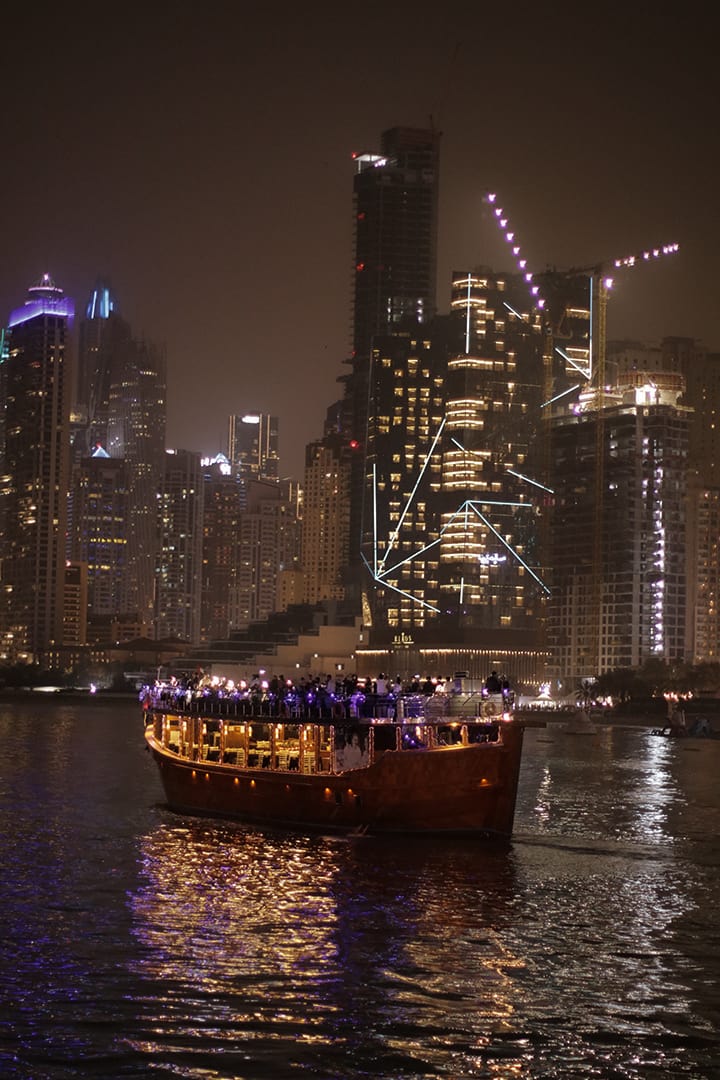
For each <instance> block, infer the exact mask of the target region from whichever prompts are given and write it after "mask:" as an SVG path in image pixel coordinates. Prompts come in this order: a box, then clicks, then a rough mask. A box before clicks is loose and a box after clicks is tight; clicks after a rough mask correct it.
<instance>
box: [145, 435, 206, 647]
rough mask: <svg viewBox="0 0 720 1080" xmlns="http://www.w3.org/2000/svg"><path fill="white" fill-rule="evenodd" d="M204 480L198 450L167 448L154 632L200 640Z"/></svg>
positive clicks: (162, 493) (160, 495) (162, 635)
mask: <svg viewBox="0 0 720 1080" xmlns="http://www.w3.org/2000/svg"><path fill="white" fill-rule="evenodd" d="M202 485H203V480H202V469H201V465H200V455H199V454H195V453H192V452H191V451H189V450H168V452H167V453H166V455H165V469H164V470H163V477H162V481H161V484H160V492H159V497H158V508H159V519H160V543H159V552H158V568H157V590H156V609H155V637H156V638H168V637H176V638H180V639H182V640H183V641H189V642H192V643H196V642H198V641H199V640H200V604H201V589H202V542H203V489H202Z"/></svg>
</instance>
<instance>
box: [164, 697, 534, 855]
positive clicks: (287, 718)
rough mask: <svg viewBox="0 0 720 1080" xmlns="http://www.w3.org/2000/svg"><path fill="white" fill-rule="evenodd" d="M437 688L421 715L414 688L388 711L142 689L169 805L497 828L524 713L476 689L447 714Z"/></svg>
mask: <svg viewBox="0 0 720 1080" xmlns="http://www.w3.org/2000/svg"><path fill="white" fill-rule="evenodd" d="M438 696H439V695H435V696H434V697H433V698H431V699H430V703H429V707H428V710H427V711H428V715H418V714H417V712H416V709H415V707H414V706H416V704H417V699H415V700H414V701H412V702H410V701H408V702H405V703H403V704H404V707H396V708H395V709H394V710H393V711H394V713H395V715H394V716H390V717H388V716H387V709H384V710H383V712H385V715H382V716H363V717H358V716H354V715H352V716H351V715H349V713H348V711H347V709H346V707H345V706H344V705H343V704H341V703H339V702H338V703H337V704H336V705H335V706H333V715H332V716H331V717H329V718H322V717H320V716H318V715H317V713H314V714H313V713H312V711H310V710H306V711H303V710H300V711H296V712H295V713H294V714H293V715H287V714H285V713H282V714H278V715H268V713H267V711H264V710H263V711H261V710H260V709H255V710H254V712H251V711H250V709H252V708H254V707H252V706H249V707H248V709H246V708H245V703H243V702H241V703H233V701H232V700H229V699H225V700H222V699H218V698H216V697H215V698H213V697H212V696H202V697H200V698H198V699H193V700H186V698H185V697H184V696H182V697H176V698H172V697H169V696H168V694H167V692H166V691H163V690H162V689H156V690H151V691H148V693H147V694H146V695H145V697H144V701H143V708H144V716H145V725H146V726H145V738H146V741H147V746H148V748H149V749H150V751H151V752H152V755H153V758H154V759H155V761H156V763H157V766H158V769H159V771H160V778H161V781H162V784H163V787H164V790H165V796H166V799H167V802H168V805H169V806H170V808H171V809H173V810H177V811H181V812H188V813H198V814H209V815H214V816H218V817H233V818H239V819H242V820H245V821H251V822H257V823H267V824H273V825H282V826H287V827H293V828H298V827H300V828H305V827H307V828H312V829H323V830H325V829H327V830H334V831H341V832H355V833H365V832H371V833H388V832H399V833H401V832H406V833H430V832H433V833H470V834H477V835H480V836H485V837H488V838H495V839H500V840H507V839H509V837H510V835H511V833H512V829H513V819H514V814H515V800H516V795H517V787H518V777H519V772H520V759H521V754H522V744H523V733H524V727H525V725H524V723H522V722H520V721H516V720H513V718H512V715H511V713H509V712H507V711H504V703H503V698H502V695H498V696H497V700H495V699H493V700H492V701H490V702H488V700H487V698H485V699H483V702H482V709H481V710H479V711H480V712H481V715H474V716H465V715H457V714H453V710H452V696H451V695H447V698H448V701H447V705H446V706H445V710H444V711H443V713H442V714H439V713H438V709H439V703H438V701H437V700H436V698H437V697H438ZM443 696H445V695H443ZM489 705H491V706H492V709H493V712H494V713H495V715H494V716H493V717H492V719H491V718H490V717H489V715H488V714H489V712H490V708H489ZM398 706H399V703H398ZM408 713H410V714H411V715H410V716H408ZM413 714H414V715H413ZM483 714H484V715H483ZM486 717H487V718H486Z"/></svg>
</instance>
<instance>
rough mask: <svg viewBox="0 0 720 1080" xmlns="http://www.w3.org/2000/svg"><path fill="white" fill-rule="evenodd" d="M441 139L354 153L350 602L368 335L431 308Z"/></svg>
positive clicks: (402, 141)
mask: <svg viewBox="0 0 720 1080" xmlns="http://www.w3.org/2000/svg"><path fill="white" fill-rule="evenodd" d="M439 143H440V137H439V134H438V133H437V132H435V131H432V130H422V129H416V128H404V127H396V128H391V129H389V130H387V131H385V132H383V134H382V136H381V140H380V152H379V153H361V154H356V155H354V160H355V163H356V169H357V171H356V173H355V178H354V182H353V211H354V270H353V274H354V287H353V335H352V344H353V351H352V356H351V359H350V361H349V362H350V365H351V373H350V375H349V376H348V378H347V380H346V403H347V408H346V413H347V419H346V422H345V426H346V428H347V430H348V432H349V439H350V440H351V441H352V442H353V444H354V445H356V446H357V448H358V450H359V452H358V453H356V454H354V455H353V457H352V459H351V517H350V557H349V567H348V571H347V573H346V580H347V585H348V589H347V595H348V599H349V602H350V604H351V605H354V606H355V608H358V607H359V605H360V602H361V599H360V594H361V586H360V582H361V581H362V580H363V576H364V575H363V570H362V563H361V557H360V545H361V542H362V540H361V537H362V533H363V521H364V520H365V521H367V513H369V508H368V507H367V505H366V503H365V501H364V497H365V494H366V492H365V486H364V472H365V469H364V461H363V458H364V455H365V453H366V451H367V430H368V410H370V412H372V409H373V407H374V405H373V402H372V400H369V376H370V363H371V351H372V345H373V339H374V338H375V337H376V336H378V335H381V336H388V335H391V334H393V333H395V332H397V331H400V330H403V329H405V330H408V329H409V330H412V328H413V327H415V326H418V325H421V326H422V325H424V324H427V323H428V322H429V320H431V319H432V317H433V315H434V314H435V307H436V301H435V297H436V276H437V209H438V164H439ZM418 333H420V332H419V331H418Z"/></svg>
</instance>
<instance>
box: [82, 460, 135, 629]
mask: <svg viewBox="0 0 720 1080" xmlns="http://www.w3.org/2000/svg"><path fill="white" fill-rule="evenodd" d="M126 471H127V470H126V463H125V461H124V460H123V459H121V458H111V457H110V456H109V455H108V454H107V452H106V451H105V450H103V449H102V448H99V449H96V450H95V452H94V454H92V455H91V456H90V457H84V458H83V459H82V460H81V461H80V462H79V463H78V465H77V466H76V468H75V478H74V492H73V500H72V506H73V535H72V546H71V550H72V552H73V556H74V558H75V559H76V560H77V561H78V562H80V563H83V564H84V565H85V566H86V567H87V598H88V636H89V639H90V641H91V642H96V641H102V640H107V641H109V640H110V629H111V626H112V620H113V618H114V617H117V616H118V614H120V613H122V612H124V611H125V610H126V596H125V586H126V581H127V553H128V546H129V538H128V510H127V497H128V493H127V479H126Z"/></svg>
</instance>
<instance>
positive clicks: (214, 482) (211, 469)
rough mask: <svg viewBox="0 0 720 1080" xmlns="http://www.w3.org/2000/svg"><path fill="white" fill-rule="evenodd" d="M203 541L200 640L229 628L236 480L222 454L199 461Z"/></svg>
mask: <svg viewBox="0 0 720 1080" xmlns="http://www.w3.org/2000/svg"><path fill="white" fill-rule="evenodd" d="M202 475H203V544H202V600H201V609H200V612H201V614H200V640H201V641H213V640H219V639H224V638H227V637H228V636H229V632H230V611H231V597H232V595H233V593H234V592H235V581H236V575H237V568H238V550H239V548H238V544H239V538H240V490H241V489H240V483H239V481H238V479H237V477H235V476H233V475H232V472H231V468H230V463H229V461H228V459H227V458H226V457H225V456H224V454H218V455H217V456H216V457H214V458H210V459H205V460H204V461H203V462H202Z"/></svg>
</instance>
